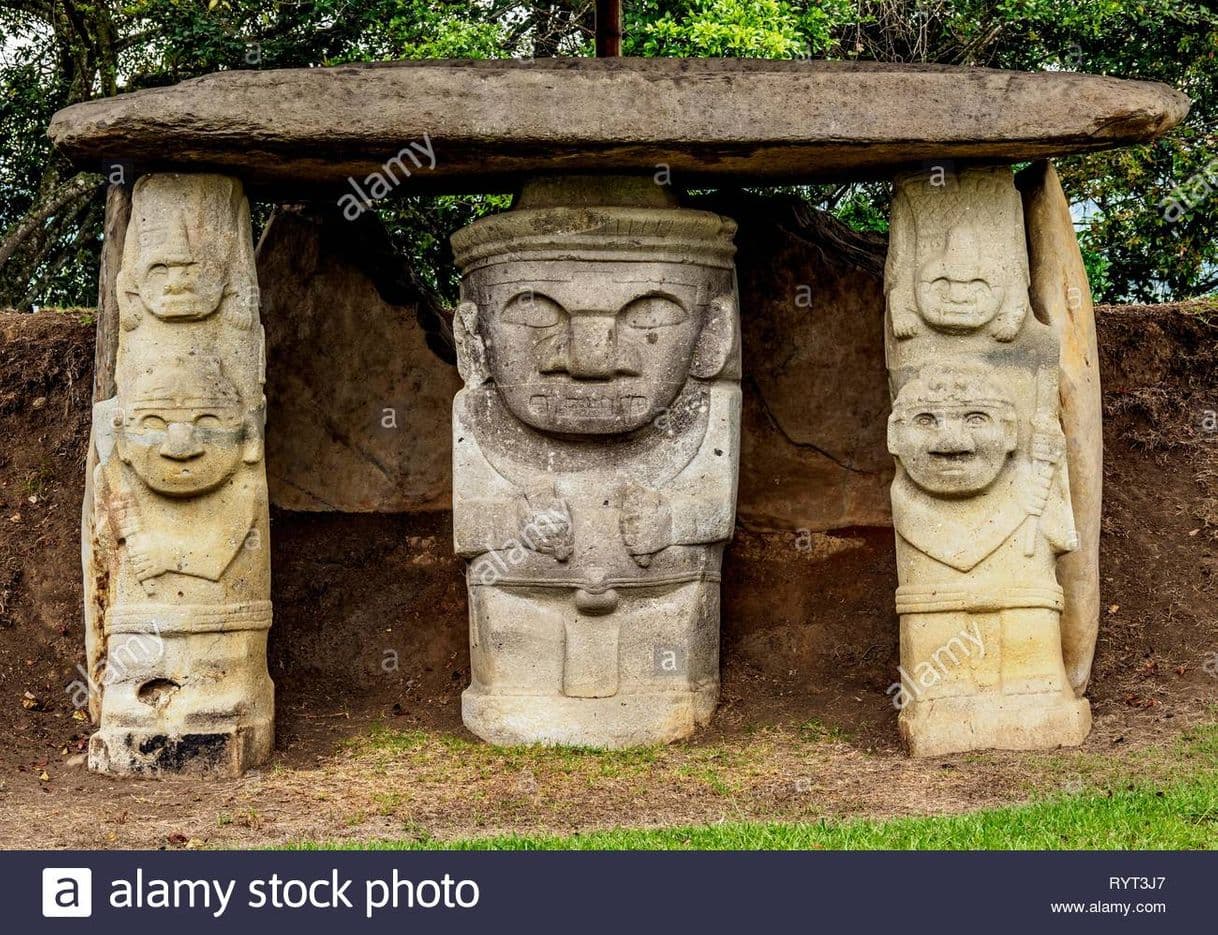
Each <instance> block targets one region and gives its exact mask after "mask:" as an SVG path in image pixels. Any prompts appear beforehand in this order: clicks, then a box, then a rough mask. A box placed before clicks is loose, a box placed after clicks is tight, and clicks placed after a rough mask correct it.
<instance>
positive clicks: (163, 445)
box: [115, 361, 261, 497]
mask: <svg viewBox="0 0 1218 935" xmlns="http://www.w3.org/2000/svg"><path fill="white" fill-rule="evenodd" d="M115 423H116V424H115V428H116V430H117V438H116V444H117V448H118V454H119V457H120V458H122V460H123V461H124V462H126V463H127V464H129V465H131V468H132V470H133V471H135V473H136V475H138V476H139V478H140V479H141V480H142V481H143V482H144V483H145V484H147V485H148V486H149V487H150V488H152V489H153V490H155V491H156V492H157V493H161V494H165V495H166V496H170V497H187V496H193V495H195V494H201V493H207V492H208V491H211V490H215V489H216V488H217V487H219V486H220V485H221V484H223V483H224V482H225V481H227V480H228V479H229V478H230V477H232V476H233V473H234V472H235V471H236V470H237V467H238V466H239V465H240V463H241V462H242V460H245V461H254V460H257V459H258V457H260V456H261V452H260V450H258V448H259V439H258V437H257V435H258V431H257V428H256V427H255V426H254V425H253V424H252V420H250V419H247V418H246V417H245V416H244V415H243V413H242V407H241V402H240V398H239V396H238V394H237V391H236V388H235V387H233V386H232V384H231V383H229V382H228V380H227V378H225V377H224V375H223V374H222V373H221V372H220V370H219V366H218V365H217V364H215V362H214V361H211V362H208V363H207V364H205V365H204V366H202V367H199V366H198V365H197V364H195V363H193V361H192V362H191V363H184V362H181V361H175V362H171V363H170V364H169V366H167V367H166V368H165V369H164V371H163V372H161V373H160V374H159V375H157V376H154V375H151V374H149V375H145V376H143V377H141V378H140V379H137V380H136V381H135V386H134V387H133V388H132V393H131V394H130V398H129V399H124V400H122V401H121V408H120V410H119V411H118V413H117V414H116V418H115Z"/></svg>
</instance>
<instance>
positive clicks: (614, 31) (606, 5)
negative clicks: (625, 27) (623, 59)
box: [596, 0, 622, 58]
mask: <svg viewBox="0 0 1218 935" xmlns="http://www.w3.org/2000/svg"><path fill="white" fill-rule="evenodd" d="M621 54H622V0H596V57H597V58H618V57H620V56H621Z"/></svg>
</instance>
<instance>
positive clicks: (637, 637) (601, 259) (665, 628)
mask: <svg viewBox="0 0 1218 935" xmlns="http://www.w3.org/2000/svg"><path fill="white" fill-rule="evenodd" d="M734 232H735V224H734V223H733V222H732V221H730V220H728V219H726V218H723V217H720V216H719V215H717V214H712V213H710V212H705V211H692V210H683V209H681V208H678V207H677V206H676V202H675V199H674V198H673V197H672V196H671V194H670V193H669V192H668V190H667V189H664V188H662V187H659V186H656V185H654V184H653V183H652V181H651V180H650V179H649V178H648V179H578V178H576V179H566V180H562V181H537V182H533V183H530V184H529V185H526V186H525V189H524V191H523V193H522V195H521V196H520V198H518V199H517V201H516V204H515V205H514V206H513V209H512V210H511V211H509V212H506V213H504V214H501V215H498V216H495V217H489V218H483V219H481V220H479V221H477V222H475V223H474V224H472V225H470V226H469V227H467V228H465V229H463V230H461V231H459V232H457V233H456V234H455V235H454V236H453V249H454V253H455V256H456V260H457V263H458V265H459V266H460V268H461V272H462V277H463V278H462V301H461V303H460V305H459V307H458V309H457V314H456V319H455V322H454V333H455V337H456V343H457V352H458V366H459V369H460V372H461V376H462V378H463V379H464V381H465V387H464V389H462V390H461V391H460V392H459V393H458V394H457V396H456V399H455V401H454V403H453V487H454V491H453V527H454V530H453V531H454V540H455V547H456V550H457V552H458V553H459V554H461V555H463V556H464V557H465V558H466V559H468V561H469V568H468V573H467V575H468V577H467V580H468V586H469V604H470V655H471V664H472V684H471V685H470V687H469V688H468V689H467V690H466V691H465V693H464V695H463V697H462V715H463V717H464V720H465V724H466V726H468V727H469V728H470V730H472V731H473V732H474V733H476V734H478V735H479V736H480V737H482V738H484V739H486V740H489V741H491V742H493V743H501V744H513V743H533V742H540V743H556V744H577V745H589V746H604V747H623V746H629V745H635V744H650V743H656V742H664V741H670V740H675V739H677V738H680V737H685V736H687V735H688V734H690V733H691V732H693V731H694V729H695V728H696V727H698V726H699V725H703V724H705V723H707V721H708V720H709V719H710V717H711V715H712V713H713V712H714V708H715V705H716V702H717V700H718V695H719V580H720V564H721V560H722V556H723V549H724V546H725V544H726V542H727V540H728V539H729V538H730V537H731V535H732V530H733V527H734V521H735V498H736V476H737V459H738V453H739V425H740V387H739V379H740V375H739V353H740V351H739V330H740V328H739V313H738V309H737V302H736V285H735V273H734V270H733V264H732V257H733V254H734V252H735V248H734V246H733V244H732V236H733V234H734Z"/></svg>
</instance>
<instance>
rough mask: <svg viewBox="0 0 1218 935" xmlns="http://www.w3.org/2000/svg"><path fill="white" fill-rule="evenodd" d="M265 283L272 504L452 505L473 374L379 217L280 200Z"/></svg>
mask: <svg viewBox="0 0 1218 935" xmlns="http://www.w3.org/2000/svg"><path fill="white" fill-rule="evenodd" d="M258 280H259V283H260V285H261V288H262V315H263V323H264V325H265V327H266V336H267V403H268V413H267V474H268V481H269V483H270V489H271V499H272V502H274V503H275V504H276V505H277V506H280V507H283V508H285V509H291V510H339V511H344V512H368V511H374V512H387V513H395V512H407V511H413V510H432V509H448V508H450V506H451V503H450V491H451V480H450V476H451V473H452V467H451V464H450V459H451V454H450V452H451V441H450V437H449V419H450V414H449V413H450V408H451V406H452V398H453V394H454V393H456V391H457V388H458V387H459V386H460V383H461V381H460V379H459V378H458V377H457V370H456V367H455V366H452V365H451V364H448V363H446V362H444V361H443V360H441V359H440V357H439V356H438V355H437V354H436V353H435V352H434V351H433V350H432V349H431V348H430V347H429V346H428V340H429V335H428V332H427V330H426V329H425V328H424V327H423V326H422V325H420V323H419V321H420V315H419V298H418V293H417V291H416V290H414V289H413V287H412V285H411V283H410V282H409V280H408V278H407V270H406V266H405V264H403V262H402V261H401V260H400V259H399V258H397V257H396V256H395V255H394V254H393V253H392V252H391V250H390V248H389V245H388V239H387V237H386V235H385V232H384V230H383V228H381V226H380V223H379V221H377V220H376V219H375V216H374V215H372V214H371V213H368V214H365V215H364V216H363V217H362V218H361V219H360V220H359V221H355V222H350V221H345V220H343V219H342V218H341V217H339V216H338V215H337V214H336V213H334V212H329V211H326V210H324V209H320V210H306V209H300V208H288V209H279V210H278V211H277V212H276V213H275V215H274V216H273V217H272V219H271V221H270V223H269V224H268V226H267V228H266V231H265V232H264V234H263V236H262V239H261V242H260V243H259V245H258ZM423 311H424V314H423V318H424V320H430V321H431V323H432V324H433V326H434V327H435V328H436V329H437V330H438V329H439V328H440V323H439V322H438V321H436V320H435V319H434V318H433V319H428V318H427V313H428V311H429V310H428V309H427V308H426V307H425V308H424V310H423ZM431 340H432V341H433V342H435V341H436V340H437V335H436V333H433V334H432V335H431Z"/></svg>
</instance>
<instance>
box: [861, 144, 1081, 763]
mask: <svg viewBox="0 0 1218 935" xmlns="http://www.w3.org/2000/svg"><path fill="white" fill-rule="evenodd" d="M1028 286H1029V269H1028V252H1027V246H1026V236H1025V230H1024V219H1023V210H1022V207H1021V202H1020V197H1019V194H1018V192H1017V191H1016V188H1015V184H1014V180H1013V177H1012V175H1011V171H1010V169H1009V168H1008V167H1006V166H999V167H967V168H964V169H962V170H961V171H960V172H959V173H942V172H932V173H924V174H919V175H911V176H905V177H901V178H898V179H897V181H896V185H895V191H894V197H893V206H892V223H891V232H890V245H889V254H888V262H887V267H886V270H885V291H886V293H887V304H888V317H887V335H886V347H887V355H888V367H889V382H890V389H891V390H892V394H893V411H892V415H891V417H890V419H889V424H888V447H889V450H890V452H891V453H892V454H893V455H894V456H895V458H896V461H897V472H896V477H895V479H894V480H893V485H892V505H893V525H894V527H895V529H896V546H897V569H898V578H899V584H900V587H899V588H898V590H897V612H898V614H899V615H900V618H901V683H900V691H899V692H898V693H897V696H896V698H895V699H894V700H895V701H896V702H897V704H898V706H899V707H900V708H901V714H900V719H899V723H900V727H901V733H902V736H903V738H904V739H905V741H906V744H907V746H908V747H909V750H910V752H911V753H913V754H914V755H927V756H933V755H938V754H943V753H951V752H957V751H964V750H977V749H984V748H991V747H994V748H1003V749H1036V748H1048V747H1056V746H1060V745H1072V744H1078V743H1081V742H1082V741H1083V739H1084V738H1085V737H1086V735H1087V733H1088V731H1089V730H1090V726H1091V713H1090V706H1089V704H1088V702H1087V701H1086V700H1085V699H1080V698H1076V697H1075V693H1074V691H1073V689H1072V687H1071V682H1070V679H1069V677H1068V676H1067V672H1066V668H1065V665H1064V663H1063V656H1062V631H1061V615H1062V610H1063V606H1064V593H1063V589H1062V587H1061V585H1060V584H1059V582H1058V578H1057V573H1056V566H1057V561H1058V557H1059V556H1061V555H1064V554H1067V553H1069V552H1072V551H1074V550H1075V549H1076V548H1077V547H1078V534H1077V531H1076V526H1075V519H1074V514H1073V510H1072V505H1071V495H1070V477H1069V464H1068V459H1067V456H1066V439H1065V436H1064V434H1063V431H1062V422H1061V407H1060V402H1059V392H1060V385H1059V384H1060V382H1061V381H1060V365H1059V359H1060V349H1059V341H1058V334H1057V331H1056V329H1055V328H1054V327H1053V326H1052V325H1051V324H1050V323H1048V322H1045V321H1041V320H1039V319H1038V318H1037V317H1036V316H1035V315H1033V314H1031V311H1030V303H1029V295H1028Z"/></svg>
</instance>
